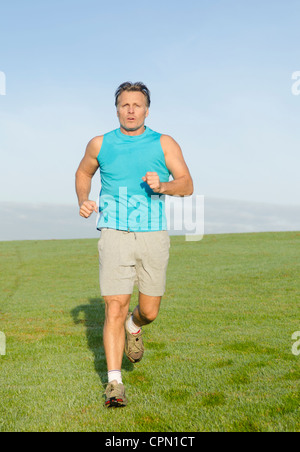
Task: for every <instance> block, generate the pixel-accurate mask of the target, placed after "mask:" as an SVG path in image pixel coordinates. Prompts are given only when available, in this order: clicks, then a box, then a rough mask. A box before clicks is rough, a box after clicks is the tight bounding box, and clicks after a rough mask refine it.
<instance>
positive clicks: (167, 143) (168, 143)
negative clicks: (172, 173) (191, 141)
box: [160, 134, 178, 149]
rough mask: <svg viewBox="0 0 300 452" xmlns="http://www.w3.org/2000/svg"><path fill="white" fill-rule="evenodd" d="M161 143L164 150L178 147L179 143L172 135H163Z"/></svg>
mask: <svg viewBox="0 0 300 452" xmlns="http://www.w3.org/2000/svg"><path fill="white" fill-rule="evenodd" d="M160 142H161V145H162V147H163V149H165V148H170V147H174V146H178V143H177V142H176V141H175V140H174V138H173V137H171V136H170V135H165V134H161V137H160Z"/></svg>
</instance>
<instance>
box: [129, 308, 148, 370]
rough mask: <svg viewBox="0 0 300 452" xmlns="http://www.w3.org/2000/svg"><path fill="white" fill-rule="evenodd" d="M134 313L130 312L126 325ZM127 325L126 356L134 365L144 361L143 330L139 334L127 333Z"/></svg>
mask: <svg viewBox="0 0 300 452" xmlns="http://www.w3.org/2000/svg"><path fill="white" fill-rule="evenodd" d="M131 315H132V312H129V313H128V315H127V318H126V323H127V320H128V319H129V317H130V316H131ZM126 323H125V355H126V356H127V358H128V359H129V361H131V362H132V363H138V362H140V361H141V360H142V358H143V355H144V343H143V338H142V336H143V332H142V330H141V331H140V333H138V334H131V333H129V331H127V328H126Z"/></svg>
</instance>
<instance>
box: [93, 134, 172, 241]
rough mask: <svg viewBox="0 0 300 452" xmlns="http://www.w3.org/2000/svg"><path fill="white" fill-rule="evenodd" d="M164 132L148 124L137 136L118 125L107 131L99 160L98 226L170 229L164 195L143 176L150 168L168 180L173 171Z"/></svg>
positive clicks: (133, 229) (136, 229)
mask: <svg viewBox="0 0 300 452" xmlns="http://www.w3.org/2000/svg"><path fill="white" fill-rule="evenodd" d="M160 138H161V134H159V133H157V132H154V131H153V130H151V129H149V128H148V127H146V128H145V132H144V133H143V134H142V135H138V136H128V135H125V134H123V133H122V132H121V130H120V129H116V130H114V131H112V132H109V133H107V134H105V135H104V138H103V144H102V147H101V150H100V153H99V155H98V157H97V160H98V162H99V165H100V177H101V192H100V204H99V206H100V207H99V210H100V217H99V220H98V223H97V228H98V229H102V228H110V229H118V230H122V231H133V232H148V231H163V230H166V229H167V221H166V214H165V196H163V195H161V194H158V193H154V192H153V191H152V190H151V188H150V187H149V185H148V184H147V183H146V182H144V181H143V180H142V177H143V176H145V175H146V173H147V172H148V171H151V172H156V173H157V174H158V175H159V178H160V181H161V182H168V181H169V178H170V171H169V170H168V168H167V166H166V162H165V156H164V152H163V149H162V146H161V142H160Z"/></svg>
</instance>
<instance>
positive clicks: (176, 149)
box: [143, 135, 194, 196]
mask: <svg viewBox="0 0 300 452" xmlns="http://www.w3.org/2000/svg"><path fill="white" fill-rule="evenodd" d="M161 145H162V148H163V151H164V154H165V161H166V165H167V168H168V169H169V171H170V172H171V174H172V176H173V179H174V180H172V181H170V182H160V180H159V176H158V174H157V173H152V172H148V173H146V175H145V177H143V180H144V181H145V182H147V184H148V185H149V186H150V188H151V189H152V190H153V191H154V192H155V193H161V194H164V195H170V196H191V195H192V194H193V192H194V185H193V180H192V177H191V174H190V171H189V169H188V167H187V165H186V163H185V160H184V157H183V154H182V150H181V148H180V146H179V145H178V144H177V143H176V141H175V140H173V138H171V137H169V136H167V135H162V136H161Z"/></svg>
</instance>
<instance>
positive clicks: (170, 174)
mask: <svg viewBox="0 0 300 452" xmlns="http://www.w3.org/2000/svg"><path fill="white" fill-rule="evenodd" d="M159 135H160V136H159V144H160V148H161V152H162V153H163V156H164V162H165V166H166V168H167V170H168V172H169V176H172V173H171V172H170V170H169V168H168V167H167V163H166V156H165V153H164V150H163V147H162V144H161V137H162V136H163V134H162V133H160V134H159Z"/></svg>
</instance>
